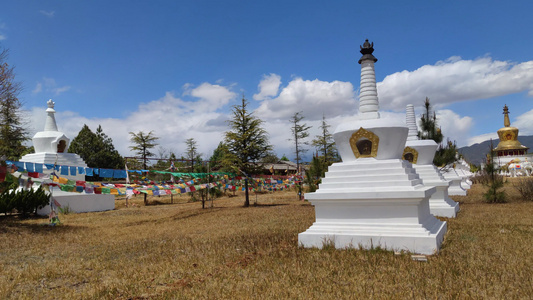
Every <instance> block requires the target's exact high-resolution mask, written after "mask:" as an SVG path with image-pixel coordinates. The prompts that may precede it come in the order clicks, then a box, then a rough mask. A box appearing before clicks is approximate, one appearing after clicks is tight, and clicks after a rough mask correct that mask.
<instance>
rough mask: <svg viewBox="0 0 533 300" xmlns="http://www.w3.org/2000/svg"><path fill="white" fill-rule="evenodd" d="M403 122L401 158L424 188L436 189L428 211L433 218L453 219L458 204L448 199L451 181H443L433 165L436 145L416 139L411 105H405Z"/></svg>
mask: <svg viewBox="0 0 533 300" xmlns="http://www.w3.org/2000/svg"><path fill="white" fill-rule="evenodd" d="M405 122H406V123H407V127H408V128H409V133H408V135H407V142H405V149H404V151H403V155H402V157H403V159H405V160H407V161H409V162H410V163H412V164H413V167H414V168H415V170H416V173H417V174H418V176H420V179H422V182H423V184H424V185H425V186H434V187H435V188H436V189H437V191H436V192H435V193H434V194H433V195H431V198H429V211H430V212H431V214H433V215H434V216H439V217H446V218H455V216H456V214H457V212H458V211H459V203H457V202H455V201H453V200H452V199H450V197H448V187H449V186H450V183H451V181H448V180H445V179H444V177H443V176H442V174H440V172H439V170H438V169H437V167H436V166H435V165H433V158H434V156H435V152H436V151H437V147H438V145H437V143H436V142H435V141H433V140H419V139H418V127H417V126H416V118H415V108H414V106H413V105H412V104H408V105H407V108H406V114H405Z"/></svg>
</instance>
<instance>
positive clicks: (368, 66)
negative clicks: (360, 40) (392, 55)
mask: <svg viewBox="0 0 533 300" xmlns="http://www.w3.org/2000/svg"><path fill="white" fill-rule="evenodd" d="M360 47H361V51H360V52H361V54H363V56H362V57H361V58H360V59H359V64H361V87H360V92H359V115H360V117H361V118H362V119H379V112H378V109H379V101H378V89H377V87H376V73H375V71H374V63H375V62H377V61H378V59H377V58H375V57H374V55H372V53H373V52H374V43H373V42H372V43H369V42H368V39H366V40H365V43H364V44H363V46H360Z"/></svg>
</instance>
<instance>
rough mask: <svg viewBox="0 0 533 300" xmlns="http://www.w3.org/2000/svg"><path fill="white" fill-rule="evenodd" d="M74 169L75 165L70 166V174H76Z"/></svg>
mask: <svg viewBox="0 0 533 300" xmlns="http://www.w3.org/2000/svg"><path fill="white" fill-rule="evenodd" d="M76 169H78V168H77V167H70V175H72V176H76Z"/></svg>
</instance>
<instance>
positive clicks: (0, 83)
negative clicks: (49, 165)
mask: <svg viewBox="0 0 533 300" xmlns="http://www.w3.org/2000/svg"><path fill="white" fill-rule="evenodd" d="M7 57H8V51H7V50H6V49H4V50H2V51H1V52H0V157H3V158H5V159H9V160H18V159H19V158H20V157H21V156H22V153H23V152H24V151H25V149H26V147H25V146H24V145H23V143H24V142H25V141H26V140H28V139H29V137H28V131H27V129H26V128H25V127H24V125H25V124H24V120H23V118H22V116H21V107H22V105H21V103H20V101H19V99H18V98H17V95H18V94H19V92H20V90H21V84H20V83H19V82H16V81H15V73H14V68H13V67H11V66H9V64H8V63H7V62H6V60H7Z"/></svg>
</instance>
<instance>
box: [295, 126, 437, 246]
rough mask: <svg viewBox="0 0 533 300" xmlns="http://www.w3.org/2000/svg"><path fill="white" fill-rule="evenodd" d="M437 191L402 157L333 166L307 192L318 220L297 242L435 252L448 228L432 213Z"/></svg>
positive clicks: (364, 160) (365, 159) (306, 197)
mask: <svg viewBox="0 0 533 300" xmlns="http://www.w3.org/2000/svg"><path fill="white" fill-rule="evenodd" d="M405 135H406V133H405ZM405 135H404V136H405ZM404 138H405V137H404ZM343 158H344V157H343ZM435 190H436V188H434V187H426V186H424V185H422V180H421V179H420V178H419V177H418V175H417V174H416V173H415V170H414V169H413V168H412V165H411V164H410V163H409V162H406V161H403V160H401V159H384V160H378V159H374V158H360V159H357V160H355V161H350V162H347V163H346V162H344V163H336V164H333V165H332V166H330V167H329V170H328V172H327V173H326V177H325V178H324V179H323V181H322V183H321V184H320V185H319V189H318V190H317V191H316V192H315V193H307V194H305V199H307V200H309V201H310V202H311V203H312V204H313V205H314V206H315V214H316V221H315V223H314V224H313V225H312V226H311V227H310V228H309V229H308V230H307V231H305V232H302V233H300V234H299V235H298V241H299V243H300V245H302V246H304V247H317V248H322V247H323V246H324V245H326V244H328V243H334V245H335V247H336V248H349V247H354V248H359V247H362V248H365V249H370V248H372V247H378V246H379V247H381V248H384V249H388V250H394V251H401V250H405V251H409V252H413V253H421V254H434V253H436V252H438V249H439V248H440V245H441V243H442V241H443V239H444V234H445V233H446V229H447V227H446V226H447V225H446V222H443V221H440V220H438V219H437V218H435V217H434V216H433V215H431V214H430V209H429V200H428V199H429V197H430V196H431V194H432V193H434V192H435Z"/></svg>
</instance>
